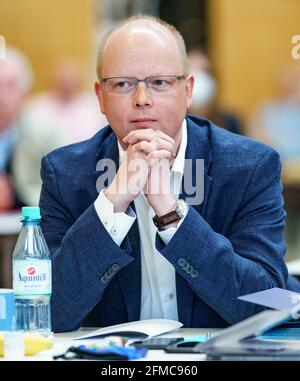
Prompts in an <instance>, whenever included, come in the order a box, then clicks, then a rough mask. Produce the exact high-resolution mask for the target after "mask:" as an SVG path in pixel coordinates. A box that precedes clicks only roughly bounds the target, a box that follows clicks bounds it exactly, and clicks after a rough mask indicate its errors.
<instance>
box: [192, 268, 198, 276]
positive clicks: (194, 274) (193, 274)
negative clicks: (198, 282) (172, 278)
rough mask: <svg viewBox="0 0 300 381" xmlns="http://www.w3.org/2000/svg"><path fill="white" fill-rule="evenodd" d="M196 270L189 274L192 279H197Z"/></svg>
mask: <svg viewBox="0 0 300 381" xmlns="http://www.w3.org/2000/svg"><path fill="white" fill-rule="evenodd" d="M198 274H199V273H198V270H196V269H193V271H192V273H191V277H192V278H197V276H198Z"/></svg>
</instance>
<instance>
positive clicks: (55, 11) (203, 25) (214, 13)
mask: <svg viewBox="0 0 300 381" xmlns="http://www.w3.org/2000/svg"><path fill="white" fill-rule="evenodd" d="M135 12H145V13H150V14H157V15H160V16H161V17H163V18H165V19H166V20H167V21H170V22H172V23H174V24H175V25H176V26H177V27H179V29H180V30H181V31H182V33H183V34H184V36H185V37H186V39H187V44H188V45H189V44H192V45H193V44H195V43H200V44H201V45H206V46H207V48H208V51H209V53H210V55H211V58H212V61H213V64H214V67H215V72H216V76H217V79H218V81H219V84H220V89H219V92H218V99H219V101H220V103H221V104H222V105H224V106H226V107H230V108H231V109H234V110H235V111H236V112H237V113H239V115H240V116H241V117H242V118H243V119H245V118H247V117H248V116H249V115H250V113H251V112H252V110H253V108H254V107H255V105H256V104H257V103H258V102H259V101H260V100H261V99H263V98H264V97H266V96H268V95H269V94H270V93H272V92H273V91H274V86H275V82H276V78H277V76H278V75H279V73H280V70H281V68H282V67H283V66H284V65H286V64H288V63H290V62H292V58H291V53H290V52H291V48H292V45H291V37H292V36H293V35H296V34H299V33H300V28H299V20H300V1H299V0H242V1H239V0H206V1H203V0H185V1H182V0H160V1H159V0H154V1H149V0H148V1H138V0H135V1H132V0H131V1H130V0H109V1H106V0H21V1H20V0H1V3H0V34H1V35H3V36H4V37H5V39H6V43H7V44H10V45H15V46H17V47H18V48H20V49H22V50H24V51H25V52H26V53H27V55H28V56H29V58H30V59H31V61H32V63H33V66H34V70H35V77H36V80H35V83H34V86H33V91H38V90H42V89H44V88H45V87H47V84H48V77H49V71H50V69H51V67H52V65H53V62H54V61H55V60H56V59H57V58H60V57H62V56H72V57H76V58H78V59H80V60H81V61H82V62H83V63H84V64H85V65H86V66H87V68H89V69H90V70H91V71H92V70H93V69H94V67H93V64H94V54H95V52H94V51H93V49H94V47H95V45H96V43H97V41H98V40H99V32H101V31H102V30H104V29H105V28H107V27H109V26H110V25H112V24H114V23H116V22H118V21H119V20H120V19H122V18H124V17H126V16H128V15H130V14H134V13H135ZM96 34H98V35H96ZM233 73H234V74H233Z"/></svg>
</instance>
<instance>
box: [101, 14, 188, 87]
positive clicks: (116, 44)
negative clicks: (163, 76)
mask: <svg viewBox="0 0 300 381" xmlns="http://www.w3.org/2000/svg"><path fill="white" fill-rule="evenodd" d="M139 41H140V42H141V43H142V44H143V46H144V49H145V50H147V51H149V55H151V49H150V48H151V43H153V44H156V45H157V46H160V47H161V49H162V52H163V51H164V50H165V51H166V49H167V50H172V53H173V59H174V57H175V59H178V62H180V66H181V67H180V71H181V73H183V74H185V75H188V74H189V63H188V59H187V55H186V49H185V44H184V40H183V38H182V36H181V34H180V33H179V32H178V31H177V30H176V29H175V27H173V26H172V25H170V24H168V23H166V22H164V21H162V20H160V19H159V18H155V17H151V16H134V17H132V18H130V19H127V20H125V21H124V22H123V23H122V25H120V26H118V27H116V28H114V29H113V30H111V31H110V32H109V33H107V35H106V36H105V37H104V39H103V41H102V44H101V46H100V48H99V51H98V59H97V75H98V79H99V80H100V79H101V78H103V76H105V75H104V74H103V68H104V66H105V58H106V57H105V56H106V54H107V53H108V52H111V50H112V49H114V50H115V51H116V50H117V49H118V48H121V47H122V46H123V44H124V43H126V44H127V45H126V46H127V47H128V48H130V47H132V48H133V50H134V47H135V44H137V43H138V42H139ZM157 58H158V59H159V57H157Z"/></svg>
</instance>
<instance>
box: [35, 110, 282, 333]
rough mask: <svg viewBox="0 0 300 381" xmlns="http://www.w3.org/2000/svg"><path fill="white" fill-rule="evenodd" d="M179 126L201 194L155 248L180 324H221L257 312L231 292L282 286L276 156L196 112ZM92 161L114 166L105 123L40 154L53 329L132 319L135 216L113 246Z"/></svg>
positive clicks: (137, 267) (135, 307) (137, 295)
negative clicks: (166, 268)
mask: <svg viewBox="0 0 300 381" xmlns="http://www.w3.org/2000/svg"><path fill="white" fill-rule="evenodd" d="M187 132H188V142H187V149H186V158H190V159H196V158H198V159H200V158H203V159H204V163H205V165H204V170H205V174H204V200H203V202H202V203H201V204H200V205H196V206H191V207H190V208H189V212H188V214H187V216H186V218H185V219H184V221H183V223H182V224H181V226H180V227H179V228H178V230H177V232H176V233H175V235H174V236H173V238H172V239H171V241H170V242H169V243H168V245H164V243H163V241H162V240H161V239H160V237H159V236H158V235H157V237H156V247H157V250H159V252H160V253H161V254H162V255H163V256H164V257H165V258H166V259H167V260H168V261H169V262H170V263H172V265H173V266H174V268H175V270H176V290H177V303H178V313H179V320H180V321H181V322H182V323H183V324H184V326H185V327H224V326H227V325H228V324H233V323H235V322H238V321H240V320H242V319H245V318H247V317H248V316H250V315H252V314H255V313H257V312H259V311H260V310H261V309H262V307H259V306H257V305H254V304H251V303H247V302H243V301H239V300H238V299H237V298H238V296H240V295H244V294H248V293H252V292H256V291H260V290H264V289H267V288H271V287H285V283H286V280H287V269H286V265H285V262H284V254H285V243H284V238H283V230H284V219H285V212H284V210H283V198H282V194H281V191H282V186H281V182H280V177H281V163H280V160H279V156H278V154H277V153H276V152H275V151H274V150H273V149H272V148H270V147H268V146H266V145H264V144H261V143H259V142H256V141H254V140H251V139H248V138H246V137H242V136H239V135H235V134H232V133H230V132H228V131H226V130H224V129H222V128H219V127H217V126H215V125H214V124H212V123H211V122H210V121H208V120H206V119H202V118H199V117H195V116H188V117H187ZM101 158H111V159H113V160H114V161H115V163H116V166H117V167H118V163H119V157H118V147H117V139H116V135H115V134H114V133H113V131H112V130H111V128H110V126H107V127H105V128H104V129H102V130H101V131H100V132H98V133H97V134H96V135H95V136H94V137H93V138H91V139H90V140H87V141H84V142H81V143H78V144H73V145H70V146H67V147H63V148H60V149H58V150H55V151H53V152H52V153H50V154H49V155H47V156H46V157H44V158H43V160H42V169H41V176H42V180H43V187H42V192H41V198H40V207H41V212H42V230H43V233H44V235H45V238H46V241H47V243H48V246H49V248H50V252H51V258H52V266H53V267H52V268H53V270H52V271H53V294H52V298H51V309H52V325H53V329H54V331H57V332H58V331H67V330H73V329H76V328H78V327H79V326H108V325H112V324H119V323H124V322H128V321H133V320H139V317H140V303H141V258H140V255H141V254H140V242H139V230H138V223H137V221H135V223H134V224H133V226H132V228H131V229H130V231H129V233H128V235H127V236H126V237H125V239H124V241H123V242H122V244H121V246H120V247H119V246H118V245H117V244H116V243H115V242H114V241H113V239H112V238H111V237H110V235H109V234H108V233H107V231H106V230H105V228H104V226H103V225H102V223H101V221H100V219H99V217H98V215H97V213H96V211H95V208H94V204H93V203H94V201H95V199H96V198H97V195H98V192H97V190H96V181H97V178H98V176H99V173H98V172H97V171H96V163H97V161H98V160H99V159H101ZM185 197H186V195H185V194H184V193H183V194H182V195H181V198H185ZM191 269H192V270H193V271H191Z"/></svg>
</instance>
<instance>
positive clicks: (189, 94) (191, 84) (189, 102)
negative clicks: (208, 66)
mask: <svg viewBox="0 0 300 381" xmlns="http://www.w3.org/2000/svg"><path fill="white" fill-rule="evenodd" d="M194 83H195V77H194V76H193V75H189V76H188V77H187V78H186V85H185V87H186V93H187V97H186V102H187V108H189V107H191V105H192V96H193V88H194Z"/></svg>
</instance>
